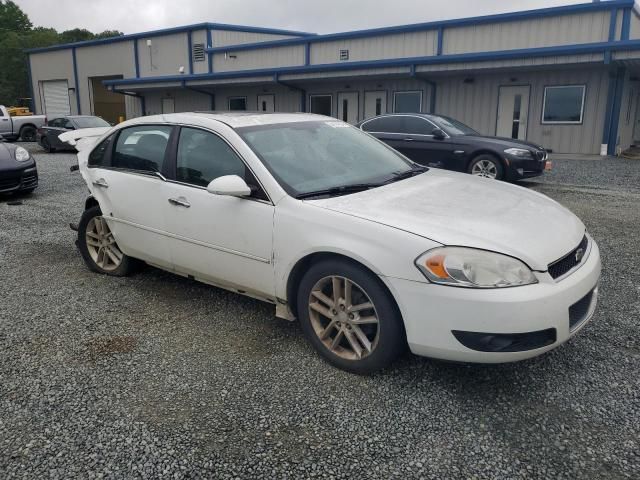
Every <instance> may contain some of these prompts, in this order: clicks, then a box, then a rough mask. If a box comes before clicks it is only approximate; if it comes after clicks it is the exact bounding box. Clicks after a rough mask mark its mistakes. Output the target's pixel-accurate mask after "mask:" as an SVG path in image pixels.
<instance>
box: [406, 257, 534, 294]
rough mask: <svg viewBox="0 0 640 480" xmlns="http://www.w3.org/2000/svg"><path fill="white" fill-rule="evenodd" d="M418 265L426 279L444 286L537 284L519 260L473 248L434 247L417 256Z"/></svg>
mask: <svg viewBox="0 0 640 480" xmlns="http://www.w3.org/2000/svg"><path fill="white" fill-rule="evenodd" d="M416 266H417V267H418V269H420V271H421V272H422V273H423V274H424V275H425V276H426V277H427V279H429V280H430V281H431V282H433V283H438V284H441V285H451V286H456V287H467V288H504V287H518V286H521V285H530V284H532V283H538V280H537V279H536V277H535V275H534V274H533V272H532V271H531V269H530V268H529V267H527V266H526V265H525V264H524V263H523V262H521V261H520V260H518V259H515V258H513V257H509V256H507V255H501V254H499V253H494V252H488V251H486V250H476V249H474V248H464V247H441V248H435V249H433V250H429V251H428V252H426V253H424V254H423V255H421V256H420V257H418V259H417V260H416Z"/></svg>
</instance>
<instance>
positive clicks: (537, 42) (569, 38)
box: [443, 12, 611, 54]
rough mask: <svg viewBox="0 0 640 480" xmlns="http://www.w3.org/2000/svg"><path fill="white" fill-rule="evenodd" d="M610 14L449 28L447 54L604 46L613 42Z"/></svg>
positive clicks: (445, 50) (591, 14) (445, 44)
mask: <svg viewBox="0 0 640 480" xmlns="http://www.w3.org/2000/svg"><path fill="white" fill-rule="evenodd" d="M610 19H611V16H610V14H609V12H591V13H582V14H577V15H561V16H557V17H544V18H539V19H532V20H521V21H516V22H508V23H506V22H505V23H496V24H484V25H473V26H468V27H456V28H448V29H446V30H445V31H444V50H443V51H444V53H445V54H454V53H472V52H490V51H495V50H509V49H518V48H535V47H549V46H554V45H570V44H576V43H588V42H601V41H606V40H607V39H608V38H609V24H610Z"/></svg>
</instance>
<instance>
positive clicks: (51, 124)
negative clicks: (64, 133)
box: [47, 118, 64, 128]
mask: <svg viewBox="0 0 640 480" xmlns="http://www.w3.org/2000/svg"><path fill="white" fill-rule="evenodd" d="M63 120H64V118H54V119H53V120H49V123H47V126H49V127H54V128H60V127H61V126H62V121H63Z"/></svg>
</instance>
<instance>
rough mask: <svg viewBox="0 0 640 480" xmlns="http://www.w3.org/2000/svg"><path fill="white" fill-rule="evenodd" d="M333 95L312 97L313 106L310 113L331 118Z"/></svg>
mask: <svg viewBox="0 0 640 480" xmlns="http://www.w3.org/2000/svg"><path fill="white" fill-rule="evenodd" d="M332 98H333V97H331V95H311V105H310V109H309V111H310V112H311V113H317V114H318V115H326V116H327V117H330V116H331V101H332Z"/></svg>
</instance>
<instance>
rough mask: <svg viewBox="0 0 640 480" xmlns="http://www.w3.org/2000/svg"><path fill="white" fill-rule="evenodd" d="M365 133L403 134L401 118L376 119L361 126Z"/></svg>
mask: <svg viewBox="0 0 640 480" xmlns="http://www.w3.org/2000/svg"><path fill="white" fill-rule="evenodd" d="M362 129H363V130H364V131H365V132H380V133H404V132H403V131H402V117H378V118H374V119H373V120H369V121H368V122H366V123H365V124H363V125H362Z"/></svg>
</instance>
